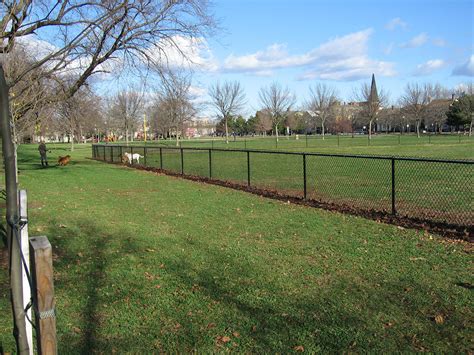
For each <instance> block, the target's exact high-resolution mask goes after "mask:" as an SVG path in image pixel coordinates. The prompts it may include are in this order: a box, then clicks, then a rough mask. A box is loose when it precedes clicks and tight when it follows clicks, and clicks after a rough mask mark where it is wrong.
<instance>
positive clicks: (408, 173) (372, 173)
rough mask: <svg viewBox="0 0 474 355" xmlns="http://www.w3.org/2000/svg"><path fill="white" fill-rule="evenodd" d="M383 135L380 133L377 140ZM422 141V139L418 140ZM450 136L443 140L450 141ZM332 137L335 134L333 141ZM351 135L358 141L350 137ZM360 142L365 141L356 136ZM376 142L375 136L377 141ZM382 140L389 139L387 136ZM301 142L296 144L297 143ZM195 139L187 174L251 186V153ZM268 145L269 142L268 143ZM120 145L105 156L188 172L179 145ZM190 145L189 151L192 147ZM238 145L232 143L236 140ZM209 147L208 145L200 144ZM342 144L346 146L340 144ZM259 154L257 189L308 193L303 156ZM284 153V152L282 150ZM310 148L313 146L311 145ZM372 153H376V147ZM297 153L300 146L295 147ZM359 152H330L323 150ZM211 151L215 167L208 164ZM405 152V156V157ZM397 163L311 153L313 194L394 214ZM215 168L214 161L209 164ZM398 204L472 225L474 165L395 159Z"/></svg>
mask: <svg viewBox="0 0 474 355" xmlns="http://www.w3.org/2000/svg"><path fill="white" fill-rule="evenodd" d="M378 138H379V137H377V139H378ZM414 138H415V139H416V137H414ZM448 138H449V137H446V138H444V139H448ZM328 139H330V138H328ZM345 139H351V138H345ZM355 139H360V138H355ZM374 139H375V138H374ZM380 139H382V138H380ZM293 142H294V141H293ZM192 143H193V142H192V141H190V142H185V143H184V144H183V147H185V148H184V150H183V171H184V173H185V174H190V175H197V176H201V177H212V178H215V179H219V180H225V181H231V182H234V183H238V184H243V185H247V183H248V165H247V152H246V151H228V150H222V149H220V150H219V149H218V148H216V147H215V148H214V150H212V151H210V150H211V149H212V148H209V149H207V148H204V149H201V150H192V149H189V145H191V144H192ZM261 143H264V140H261ZM143 147H144V145H141V146H134V147H125V146H123V147H117V146H116V145H112V144H109V145H102V146H99V147H98V148H97V153H98V156H99V158H101V159H103V158H104V157H105V158H106V160H108V161H111V160H113V161H116V162H117V161H120V159H121V156H122V155H123V153H124V152H127V151H128V152H133V153H139V154H141V155H143V156H145V155H146V159H142V161H141V163H142V164H145V163H146V165H147V166H150V167H156V168H158V167H162V168H163V169H165V170H170V171H173V172H176V173H181V171H182V167H181V151H180V149H178V148H173V147H172V146H168V147H163V148H158V147H157V146H156V143H155V144H148V145H147V146H146V147H147V150H146V153H147V154H145V149H144V148H143ZM186 147H187V148H186ZM230 147H231V145H230ZM401 147H402V148H405V149H406V150H407V149H412V150H413V149H414V147H416V148H417V149H419V150H422V151H425V152H426V151H428V152H429V154H425V155H427V156H430V155H431V156H434V157H437V158H441V157H444V155H442V154H441V151H442V150H441V148H442V149H443V151H446V152H448V153H447V154H445V155H446V156H450V155H451V156H452V155H457V154H458V155H459V156H457V157H458V158H461V157H464V159H466V158H467V157H471V158H472V157H473V155H472V154H471V153H472V151H471V148H472V147H474V145H473V144H471V143H459V144H457V145H449V144H443V145H430V146H429V147H425V146H414V145H413V146H409V145H407V146H401ZM201 148H202V147H201ZM389 148H390V149H391V148H393V147H390V146H379V147H375V146H371V147H362V148H361V149H363V150H361V151H358V152H356V153H363V154H373V153H374V152H377V154H383V153H389V150H387V149H389ZM341 149H342V148H341ZM280 151H281V153H280V154H274V153H268V152H265V151H255V152H250V153H249V154H250V155H249V165H250V184H251V185H252V186H255V187H259V188H264V189H271V190H277V191H279V192H281V193H285V194H287V195H291V196H298V197H303V191H304V175H303V174H304V173H303V169H304V168H303V156H302V155H301V154H298V155H295V154H293V155H288V154H284V152H283V151H282V150H280ZM280 151H279V152H280ZM308 151H311V150H310V149H308ZM369 151H370V152H369ZM293 152H294V150H293ZM334 152H336V153H352V154H353V153H354V151H353V148H350V149H349V148H347V151H341V150H339V151H336V150H334V149H333V150H328V151H323V153H334ZM209 155H211V160H212V162H211V164H209ZM399 155H400V154H399ZM401 155H403V154H401ZM391 164H392V163H391V161H390V160H383V159H372V158H353V157H332V156H329V157H327V156H311V155H308V156H307V157H306V184H307V197H308V198H311V199H315V200H318V201H321V202H325V203H335V204H338V205H346V206H350V207H355V208H358V209H362V210H376V211H384V212H389V213H390V212H392V165H391ZM210 165H211V166H210ZM394 175H395V198H396V201H395V208H396V211H397V213H398V215H400V216H409V217H413V218H421V219H425V220H429V221H435V222H445V223H449V224H457V225H463V226H467V225H470V224H472V221H473V220H474V208H473V205H472V196H473V195H474V184H473V181H474V165H473V164H471V165H468V164H463V163H457V164H452V163H444V162H415V161H402V160H398V161H396V162H395V174H394Z"/></svg>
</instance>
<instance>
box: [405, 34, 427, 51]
mask: <svg viewBox="0 0 474 355" xmlns="http://www.w3.org/2000/svg"><path fill="white" fill-rule="evenodd" d="M427 41H428V35H427V34H426V33H424V32H423V33H420V34H419V35H418V36H415V37H413V38H412V39H411V40H409V41H408V42H405V43H402V44H401V45H400V47H402V48H416V47H420V46H422V45H423V44H425V43H426V42H427Z"/></svg>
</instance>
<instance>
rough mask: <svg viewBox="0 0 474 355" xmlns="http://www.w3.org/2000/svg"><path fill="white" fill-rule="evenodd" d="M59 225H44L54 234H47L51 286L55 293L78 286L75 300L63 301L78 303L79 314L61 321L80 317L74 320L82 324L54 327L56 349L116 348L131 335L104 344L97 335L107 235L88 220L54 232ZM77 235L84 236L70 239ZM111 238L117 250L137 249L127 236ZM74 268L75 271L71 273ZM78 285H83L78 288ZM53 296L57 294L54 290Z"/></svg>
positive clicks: (98, 349) (105, 278) (105, 266)
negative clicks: (52, 274)
mask: <svg viewBox="0 0 474 355" xmlns="http://www.w3.org/2000/svg"><path fill="white" fill-rule="evenodd" d="M59 225H60V221H57V220H52V221H50V226H49V228H48V234H49V235H55V237H51V238H50V241H51V244H52V245H53V251H54V259H55V260H54V261H53V267H54V272H55V288H56V290H57V293H63V294H65V293H67V292H70V290H69V289H70V288H71V287H72V288H74V287H78V286H79V287H78V292H77V294H76V295H75V296H77V298H76V299H75V300H70V299H66V300H63V301H65V302H67V303H68V302H71V301H73V303H77V302H79V303H80V304H81V307H80V308H81V309H80V314H77V316H76V317H75V316H74V315H73V314H69V315H68V316H67V317H64V319H63V320H62V321H65V319H66V318H67V319H69V320H71V319H72V320H74V318H76V319H77V320H79V319H80V320H82V322H78V323H77V324H82V326H81V328H79V327H78V326H73V325H72V324H61V323H60V326H62V327H63V329H61V327H58V340H59V341H58V353H60V354H61V353H63V354H66V353H68V354H70V353H81V354H90V353H91V351H104V350H111V349H112V348H113V347H114V348H119V349H120V346H121V345H120V344H123V345H124V346H125V344H127V343H130V342H131V340H132V339H127V338H125V339H114V340H113V344H107V341H105V340H103V339H100V337H99V336H98V334H99V329H100V327H102V326H104V324H103V322H102V319H101V316H100V311H99V306H100V305H101V304H107V300H104V299H103V298H101V295H100V294H99V291H100V288H101V287H102V286H104V284H106V283H107V275H106V268H107V266H108V264H109V262H110V258H111V256H110V254H108V249H109V248H110V245H108V242H109V239H110V237H111V235H110V234H109V233H108V232H107V231H105V230H104V228H103V227H99V226H98V225H97V224H96V223H95V222H94V221H92V220H78V221H76V227H79V229H75V228H69V226H68V227H67V228H65V229H61V230H60V232H61V234H62V235H61V236H57V234H58V229H59V228H58V226H59ZM70 227H73V226H70ZM81 238H83V239H84V238H85V239H87V240H85V241H83V242H79V243H75V242H74V239H76V240H77V239H81ZM113 238H114V242H117V241H119V245H118V246H117V245H115V246H114V248H115V249H116V250H117V252H119V253H123V252H127V253H130V252H133V251H134V250H138V247H137V246H136V245H135V244H134V243H133V240H132V239H131V238H129V236H126V235H114V236H113ZM75 272H76V273H77V274H76V275H73V273H75ZM66 274H67V275H66ZM84 283H85V285H84ZM82 286H84V289H81V287H82ZM56 297H58V295H57V294H56ZM66 298H67V297H66ZM69 311H70V309H68V308H66V309H59V310H58V314H59V318H60V317H61V313H62V314H65V313H67V312H69ZM105 326H106V325H105Z"/></svg>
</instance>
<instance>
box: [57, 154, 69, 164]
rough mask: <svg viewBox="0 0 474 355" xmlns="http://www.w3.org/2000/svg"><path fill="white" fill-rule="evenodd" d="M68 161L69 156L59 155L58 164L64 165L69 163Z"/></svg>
mask: <svg viewBox="0 0 474 355" xmlns="http://www.w3.org/2000/svg"><path fill="white" fill-rule="evenodd" d="M70 161H71V156H70V155H66V156H65V157H59V159H58V164H59V165H61V166H66V165H68V164H69V162H70Z"/></svg>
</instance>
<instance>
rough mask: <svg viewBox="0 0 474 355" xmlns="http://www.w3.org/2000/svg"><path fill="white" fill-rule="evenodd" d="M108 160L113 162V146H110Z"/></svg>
mask: <svg viewBox="0 0 474 355" xmlns="http://www.w3.org/2000/svg"><path fill="white" fill-rule="evenodd" d="M110 161H111V162H112V163H113V162H114V147H113V146H110Z"/></svg>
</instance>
